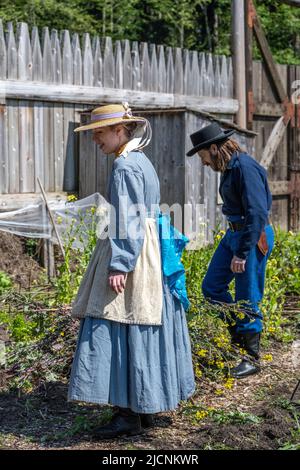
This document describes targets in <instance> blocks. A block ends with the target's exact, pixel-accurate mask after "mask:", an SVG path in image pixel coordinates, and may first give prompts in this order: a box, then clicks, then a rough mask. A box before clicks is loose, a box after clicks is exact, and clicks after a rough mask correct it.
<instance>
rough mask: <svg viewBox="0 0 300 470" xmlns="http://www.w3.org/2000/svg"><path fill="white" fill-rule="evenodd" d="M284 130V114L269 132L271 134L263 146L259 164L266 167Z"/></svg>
mask: <svg viewBox="0 0 300 470" xmlns="http://www.w3.org/2000/svg"><path fill="white" fill-rule="evenodd" d="M285 131H286V124H285V122H284V116H282V117H281V118H279V119H278V121H277V122H276V124H275V126H274V128H273V130H272V132H271V135H270V137H269V139H268V142H267V144H266V146H265V149H264V152H263V155H262V158H261V161H260V164H261V165H262V166H263V167H264V168H266V169H267V168H268V167H269V165H270V163H271V161H272V159H273V157H274V155H275V152H276V150H277V148H278V146H279V144H280V142H281V140H282V138H283V135H284V133H285Z"/></svg>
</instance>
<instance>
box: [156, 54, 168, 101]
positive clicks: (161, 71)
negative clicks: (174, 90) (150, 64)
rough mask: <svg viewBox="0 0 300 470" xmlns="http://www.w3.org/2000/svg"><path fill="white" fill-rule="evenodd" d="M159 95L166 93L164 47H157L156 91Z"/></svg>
mask: <svg viewBox="0 0 300 470" xmlns="http://www.w3.org/2000/svg"><path fill="white" fill-rule="evenodd" d="M157 91H158V92H159V93H166V91H167V70H166V59H165V48H164V46H158V89H157Z"/></svg>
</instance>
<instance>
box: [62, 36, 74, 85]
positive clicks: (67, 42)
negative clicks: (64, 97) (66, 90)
mask: <svg viewBox="0 0 300 470" xmlns="http://www.w3.org/2000/svg"><path fill="white" fill-rule="evenodd" d="M62 45H63V46H62V71H63V73H62V83H68V84H71V83H73V53H72V46H71V39H70V34H69V31H68V30H64V31H63V32H62Z"/></svg>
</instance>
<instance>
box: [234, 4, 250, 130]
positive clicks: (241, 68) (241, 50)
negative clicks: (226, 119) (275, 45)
mask: <svg viewBox="0 0 300 470" xmlns="http://www.w3.org/2000/svg"><path fill="white" fill-rule="evenodd" d="M244 19H245V10H244V2H242V1H241V0H232V22H233V24H232V56H233V77H234V78H233V80H234V90H235V97H236V99H237V100H238V102H239V110H238V112H237V113H236V122H237V124H238V125H239V126H241V127H243V128H246V126H247V118H246V63H245V22H244Z"/></svg>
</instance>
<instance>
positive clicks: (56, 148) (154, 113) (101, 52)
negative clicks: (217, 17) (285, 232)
mask: <svg viewBox="0 0 300 470" xmlns="http://www.w3.org/2000/svg"><path fill="white" fill-rule="evenodd" d="M40 33H41V34H40ZM278 68H279V70H280V74H281V77H282V79H283V80H284V81H285V86H286V87H288V86H289V85H288V76H289V70H290V67H288V66H278ZM296 69H298V72H299V67H295V70H296ZM298 72H297V73H298ZM295 73H296V72H295ZM253 83H254V95H255V96H254V97H255V99H256V102H258V103H259V106H257V108H256V111H255V116H254V117H255V122H254V129H253V130H254V131H256V132H257V134H258V135H257V138H256V139H255V140H254V141H253V138H251V137H250V134H244V133H238V134H237V135H236V138H237V139H238V140H240V141H241V142H242V143H243V144H244V146H245V147H246V148H247V149H248V151H251V152H252V153H253V155H254V156H255V157H256V158H257V159H258V160H259V159H260V156H261V154H262V149H263V147H264V145H265V143H266V141H267V138H268V136H269V135H270V132H271V129H272V126H273V125H274V122H275V119H276V117H277V116H278V113H280V112H282V109H281V108H280V106H278V105H277V104H276V103H275V99H274V96H272V93H271V91H270V87H269V86H268V82H267V79H266V74H265V70H264V67H263V66H262V64H260V63H257V62H255V63H254V64H253ZM233 96H234V95H233V74H232V61H231V58H226V57H225V56H212V55H211V54H203V53H198V52H195V51H188V50H182V49H180V48H170V47H164V46H159V45H158V46H157V45H153V44H147V43H137V42H130V41H128V40H123V41H115V42H114V43H113V42H112V40H111V38H108V37H107V38H100V37H93V38H91V37H90V36H89V34H85V35H83V36H82V37H79V35H78V34H76V33H74V34H72V35H71V34H70V32H69V31H67V30H65V31H62V32H60V33H59V32H58V31H55V30H53V31H49V30H48V28H44V29H43V31H42V32H39V31H38V30H37V28H33V29H32V31H31V32H30V31H29V29H28V26H27V24H26V23H21V24H19V25H18V27H17V28H16V30H14V28H13V25H12V24H11V23H9V24H7V25H5V27H4V26H3V25H2V23H1V21H0V210H9V209H12V208H15V207H18V200H20V204H24V203H26V202H27V201H31V200H32V199H33V198H34V195H35V193H36V192H39V188H38V186H37V184H36V177H37V176H39V177H40V179H41V181H42V183H43V185H44V187H45V189H46V191H47V192H48V193H51V195H52V196H53V197H54V196H55V195H58V196H61V194H62V192H66V191H78V190H79V194H80V196H81V197H82V196H85V195H86V194H88V193H91V192H94V191H96V190H101V192H103V191H104V187H105V181H106V176H107V172H108V171H109V169H110V165H111V159H110V157H105V156H102V157H103V160H102V159H101V161H100V162H99V161H98V163H95V164H94V163H91V162H89V163H88V165H89V166H88V168H87V167H86V165H87V162H88V159H89V158H90V159H91V161H92V162H94V156H95V155H97V152H96V150H95V149H94V150H93V151H92V150H91V147H90V146H84V145H83V144H82V142H79V137H78V135H77V134H74V132H73V130H74V128H75V127H76V126H77V125H78V124H79V123H80V120H81V115H82V112H83V111H86V110H87V109H90V108H91V107H94V106H95V105H97V104H105V103H111V102H120V101H123V100H126V101H128V102H129V103H130V105H131V106H132V107H133V109H134V111H138V112H139V113H141V112H142V113H147V116H148V117H149V119H150V120H151V123H152V125H153V129H154V140H153V144H152V146H150V147H149V156H150V157H151V158H152V160H153V161H154V163H155V166H156V169H157V171H158V173H159V176H160V180H161V186H162V202H167V203H169V204H172V203H175V202H191V203H192V204H193V205H196V204H198V203H203V204H204V205H205V214H206V216H207V220H208V231H211V229H212V228H214V227H215V225H216V223H217V222H218V220H217V219H218V214H219V213H220V202H221V201H220V200H219V198H218V194H217V186H218V184H217V183H218V182H217V175H216V174H214V173H213V172H211V171H210V170H208V169H207V168H202V167H201V166H200V165H199V161H198V160H197V158H196V157H195V158H192V159H186V158H185V152H186V150H187V149H188V148H189V145H190V144H189V137H188V136H189V134H190V133H192V132H194V131H195V130H197V129H198V128H199V127H201V126H202V125H204V124H205V123H207V122H208V121H207V119H208V116H207V115H206V113H210V114H213V115H214V116H216V117H218V118H219V119H225V120H226V121H233V117H234V115H235V113H236V111H237V109H238V102H237V100H235V99H234V97H233ZM279 108H280V109H279ZM296 134H297V135H298V130H295V135H296ZM179 137H180V138H179ZM81 138H83V137H82V136H80V139H81ZM174 139H175V140H176V142H177V143H176V149H175V146H174ZM286 139H287V138H285V139H284V141H283V142H282V144H281V146H280V147H279V149H278V152H277V154H276V155H277V156H276V158H275V159H274V162H273V164H272V167H271V168H270V175H271V178H272V179H273V180H274V179H276V178H277V179H282V175H283V174H284V172H287V171H288V167H289V165H290V163H289V162H290V158H292V157H291V154H290V153H289V152H290V146H289V145H288V143H287V140H286ZM162 142H163V144H162ZM157 145H158V146H160V148H156V146H157ZM161 146H162V148H163V149H164V151H163V152H162V151H161ZM87 148H89V149H90V150H89V151H91V152H93V153H89V154H87V151H86V149H87ZM297 148H298V147H297ZM80 149H81V151H80ZM295 152H296V150H295ZM175 154H176V155H175ZM177 154H178V155H177ZM293 155H294V157H293V158H294V161H296V160H297V158H298V157H297V158H296V157H295V155H296V154H295V153H293ZM98 156H99V155H98ZM95 161H96V160H95ZM297 161H298V160H297ZM169 162H171V163H170V164H169ZM93 165H94V166H93ZM95 165H96V166H95ZM104 167H105V168H104ZM100 169H101V171H100ZM98 170H99V171H98ZM95 175H96V177H95ZM174 178H175V179H176V180H177V181H180V184H178V185H174ZM274 208H275V214H277V215H276V217H277V219H276V221H277V222H278V223H280V224H282V225H283V226H284V227H287V210H286V208H287V202H286V198H285V197H279V198H277V199H276V198H275V204H274Z"/></svg>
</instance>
